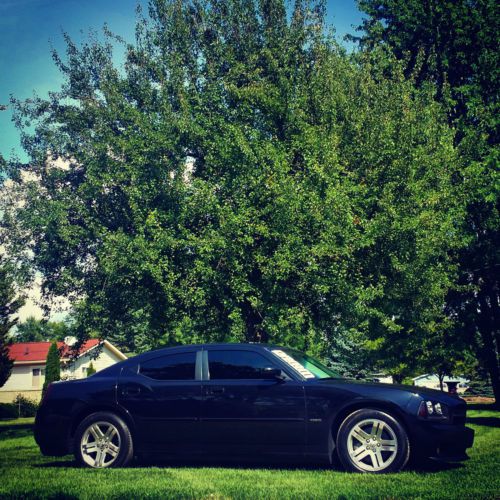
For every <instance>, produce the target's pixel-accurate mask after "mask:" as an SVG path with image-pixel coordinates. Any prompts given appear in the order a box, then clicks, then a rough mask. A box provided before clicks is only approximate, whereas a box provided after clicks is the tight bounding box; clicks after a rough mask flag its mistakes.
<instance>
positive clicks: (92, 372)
mask: <svg viewBox="0 0 500 500" xmlns="http://www.w3.org/2000/svg"><path fill="white" fill-rule="evenodd" d="M95 372H96V369H95V368H94V364H93V363H92V362H90V365H89V367H88V368H87V377H90V376H91V375H94V373H95Z"/></svg>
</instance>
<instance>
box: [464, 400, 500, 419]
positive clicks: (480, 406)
mask: <svg viewBox="0 0 500 500" xmlns="http://www.w3.org/2000/svg"><path fill="white" fill-rule="evenodd" d="M467 409H468V410H488V411H498V416H499V417H500V408H499V407H498V406H497V405H495V404H494V403H468V404H467Z"/></svg>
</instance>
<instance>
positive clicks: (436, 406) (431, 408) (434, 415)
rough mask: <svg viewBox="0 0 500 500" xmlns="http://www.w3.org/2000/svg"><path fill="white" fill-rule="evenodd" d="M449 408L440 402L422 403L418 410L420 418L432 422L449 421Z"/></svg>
mask: <svg viewBox="0 0 500 500" xmlns="http://www.w3.org/2000/svg"><path fill="white" fill-rule="evenodd" d="M449 414H450V413H449V411H448V407H447V406H446V405H445V404H443V403H440V402H438V401H422V402H421V403H420V407H419V409H418V416H419V417H421V418H426V419H432V420H448V418H449Z"/></svg>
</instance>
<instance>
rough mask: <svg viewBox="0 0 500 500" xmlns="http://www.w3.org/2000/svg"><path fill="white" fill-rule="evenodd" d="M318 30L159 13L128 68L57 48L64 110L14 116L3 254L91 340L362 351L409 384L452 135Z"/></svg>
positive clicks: (187, 10) (29, 104) (445, 241)
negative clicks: (14, 193) (18, 143)
mask: <svg viewBox="0 0 500 500" xmlns="http://www.w3.org/2000/svg"><path fill="white" fill-rule="evenodd" d="M324 14H325V11H324V5H323V4H322V3H321V2H318V3H316V2H306V1H303V2H302V1H298V2H296V4H295V7H294V9H292V15H291V17H290V18H287V14H286V9H285V5H284V3H283V2H281V1H278V0H265V1H262V2H247V1H245V2H242V1H238V0H231V1H223V2H222V1H217V0H213V1H210V2H206V4H205V3H204V4H203V5H201V4H200V3H198V2H180V1H160V0H157V1H153V2H151V4H150V9H149V13H148V17H147V18H145V19H141V20H140V21H139V23H138V26H137V33H136V42H135V43H134V44H128V45H126V47H125V49H126V62H125V65H124V67H123V68H116V67H115V66H114V65H113V56H112V40H113V39H112V38H108V41H107V42H102V43H101V42H98V41H97V40H96V39H94V40H90V41H89V42H88V43H86V44H84V45H83V46H82V47H77V46H76V45H75V44H74V43H73V42H72V41H71V40H70V39H69V38H68V39H67V53H66V57H65V58H62V57H61V56H59V55H58V54H55V55H54V58H55V61H56V63H57V64H58V66H59V68H60V69H61V71H62V72H63V74H64V75H65V77H66V83H65V85H64V86H63V88H62V89H60V90H59V91H58V92H53V93H51V95H50V98H49V99H40V98H38V97H35V98H33V99H31V100H29V101H25V102H20V101H16V100H13V103H12V104H13V106H14V108H15V110H16V117H17V118H16V119H17V121H18V124H19V125H20V126H24V125H25V124H26V123H27V124H29V126H30V127H32V128H25V129H24V135H23V143H24V146H25V149H26V150H27V152H28V153H29V154H30V157H31V161H30V164H29V167H23V168H24V170H29V172H30V176H31V177H29V178H27V177H26V176H24V178H22V176H21V175H20V174H19V169H20V166H19V165H16V164H14V163H12V162H11V164H10V165H9V169H8V172H9V175H10V177H11V178H12V179H17V184H16V189H18V190H19V193H21V194H22V197H23V200H25V201H24V203H23V205H22V206H18V205H17V206H15V205H14V204H11V205H10V206H7V207H6V208H5V213H6V218H5V219H6V225H7V227H9V230H10V234H11V241H10V248H11V252H12V253H13V254H15V255H19V256H23V255H24V258H25V259H26V260H27V261H29V265H30V266H32V267H33V269H36V270H38V271H39V272H40V273H41V274H42V276H43V280H44V282H43V290H44V292H45V294H46V295H48V296H50V295H65V296H67V297H70V298H71V300H72V301H73V304H74V308H75V311H76V315H77V318H78V328H79V331H80V333H81V334H82V335H89V334H91V333H95V332H98V333H99V335H101V336H102V337H105V338H109V339H112V340H114V339H116V338H118V339H119V343H120V345H121V346H123V345H124V344H128V346H129V349H130V350H132V351H136V350H138V351H140V350H144V349H148V348H151V347H155V346H159V345H166V344H174V343H179V342H192V341H198V340H202V341H215V340H226V341H237V340H240V341H241V340H246V341H273V342H277V343H283V344H287V345H291V346H295V347H298V348H301V349H305V350H308V351H310V352H313V353H316V354H328V352H329V350H330V354H332V353H333V354H334V356H333V357H334V361H338V362H342V363H345V360H346V358H347V357H348V352H349V349H353V348H354V343H353V342H355V343H356V344H357V345H358V349H360V350H361V349H363V348H366V349H368V350H370V351H372V352H376V353H377V355H378V357H379V358H380V355H381V354H383V356H385V357H386V358H385V359H387V363H386V366H389V367H393V368H394V367H395V368H394V372H395V373H396V374H399V375H400V376H404V374H405V373H408V372H409V370H411V369H412V367H413V365H414V360H415V352H416V353H418V352H420V351H421V344H422V343H421V339H422V336H423V335H425V334H426V332H427V330H428V328H429V325H436V324H439V322H442V321H444V319H443V317H444V311H443V308H442V304H443V303H444V298H445V296H446V294H447V292H448V289H449V287H450V284H451V283H452V282H453V279H454V271H455V270H454V267H453V264H452V263H451V262H450V257H449V256H450V255H451V254H452V253H453V251H455V250H456V249H457V248H458V247H459V246H460V244H461V241H462V240H461V235H460V234H459V231H458V229H457V228H459V227H460V225H461V224H462V222H463V217H464V213H463V207H462V204H461V202H460V201H459V200H458V199H457V196H456V188H455V185H454V183H453V179H454V177H455V176H456V174H457V157H456V152H455V149H454V146H453V133H452V131H450V129H449V127H448V124H447V122H446V116H445V114H444V113H443V111H442V108H441V106H440V105H439V104H438V103H436V100H435V92H434V89H433V88H432V86H422V87H421V88H420V89H416V88H415V85H414V81H413V80H412V79H408V78H406V77H405V75H404V72H403V69H404V68H403V67H402V65H400V64H398V63H397V62H396V61H395V60H393V59H391V58H390V56H388V55H387V54H386V53H385V52H384V51H374V52H373V53H370V54H368V55H367V56H366V57H361V58H359V59H357V60H353V59H352V58H350V57H349V56H348V55H346V54H345V52H344V51H343V50H342V49H341V48H339V47H338V46H337V45H336V44H335V43H334V41H333V40H331V39H330V38H328V37H326V36H325V35H324V33H325V25H324ZM108 36H109V37H111V35H109V34H108ZM388 68H390V71H389V70H388ZM32 130H34V132H32ZM48 152H49V156H48ZM21 194H20V196H21ZM26 249H28V250H29V251H28V252H26V251H25V250H26ZM23 251H25V252H24V254H23ZM352 339H355V341H353V340H352ZM335 352H336V353H337V354H335ZM360 359H361V358H360ZM363 359H364V358H363Z"/></svg>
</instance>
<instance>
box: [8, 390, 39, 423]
mask: <svg viewBox="0 0 500 500" xmlns="http://www.w3.org/2000/svg"><path fill="white" fill-rule="evenodd" d="M13 405H14V408H15V409H16V417H23V418H24V417H34V416H35V415H36V411H37V410H38V403H37V402H36V401H33V400H32V399H28V398H27V397H25V396H23V395H22V394H18V395H17V396H16V399H14V402H13Z"/></svg>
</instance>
